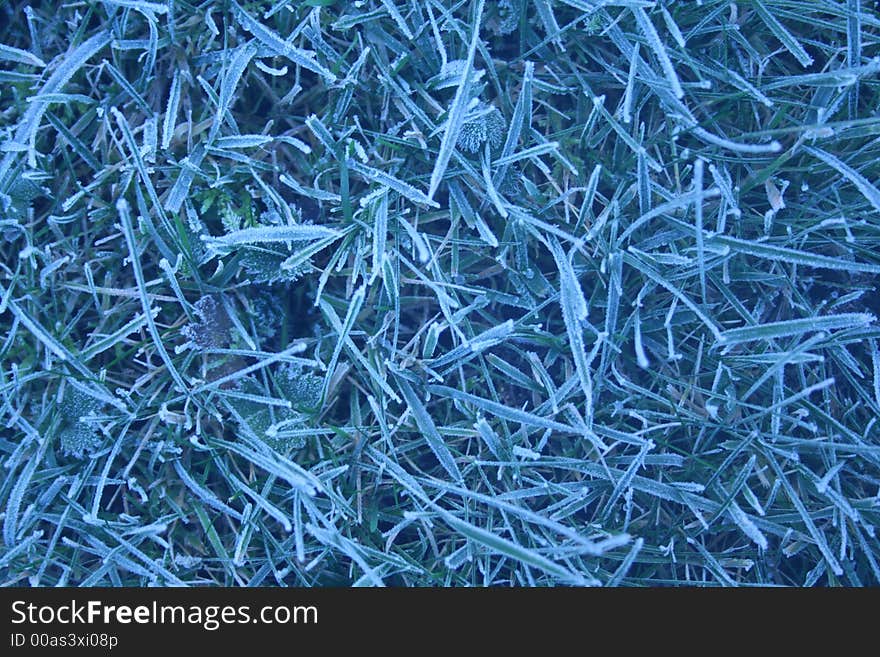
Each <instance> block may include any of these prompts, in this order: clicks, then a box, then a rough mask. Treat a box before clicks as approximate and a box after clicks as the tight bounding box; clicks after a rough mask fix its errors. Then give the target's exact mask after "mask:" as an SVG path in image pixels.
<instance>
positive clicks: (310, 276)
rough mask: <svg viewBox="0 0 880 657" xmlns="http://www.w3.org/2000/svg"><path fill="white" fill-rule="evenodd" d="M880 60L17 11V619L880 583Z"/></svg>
mask: <svg viewBox="0 0 880 657" xmlns="http://www.w3.org/2000/svg"><path fill="white" fill-rule="evenodd" d="M878 41H880V14H878V12H877V10H876V7H875V3H873V2H868V1H867V0H861V1H860V0H749V1H747V0H742V1H739V2H730V1H729V0H702V2H700V1H690V0H688V1H681V2H673V1H671V0H659V1H657V2H647V1H644V0H558V1H554V0H534V1H531V0H529V1H526V0H501V1H499V2H483V1H478V2H465V1H463V0H462V1H458V2H452V1H449V0H365V1H361V2H334V1H333V0H312V1H309V2H291V1H289V0H281V1H279V2H271V3H270V2H245V1H243V0H238V2H236V1H234V0H228V1H226V0H209V1H204V2H199V1H197V0H189V1H186V0H157V1H152V2H142V1H140V0H86V1H71V2H67V3H48V2H45V3H41V2H23V1H21V0H8V1H7V2H4V3H2V4H0V44H2V46H0V230H2V239H0V423H2V424H0V427H2V428H0V459H2V460H0V463H2V468H3V475H2V481H0V508H2V517H0V522H2V548H0V583H2V584H3V585H27V584H31V585H39V586H52V585H56V584H68V585H111V586H118V585H134V586H142V585H149V584H153V585H181V584H192V585H233V586H258V585H279V584H282V585H300V586H311V585H339V584H344V585H348V584H357V585H381V584H385V585H431V586H466V585H477V586H482V585H502V586H509V585H538V586H546V585H555V584H596V585H627V586H645V585H666V584H677V585H709V586H716V585H813V584H819V585H835V586H836V585H869V584H873V585H877V584H880V565H878V563H880V540H878V536H877V531H878V525H880V423H878V422H877V416H878V413H880V351H878V343H880V326H878V322H877V319H876V318H875V315H876V314H877V313H878V311H880V293H878V290H877V287H878V283H880V190H878V187H877V183H878V178H880V166H878V161H880V140H878V135H880V113H878V102H880V82H878V73H880V59H878V55H880V49H878Z"/></svg>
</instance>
